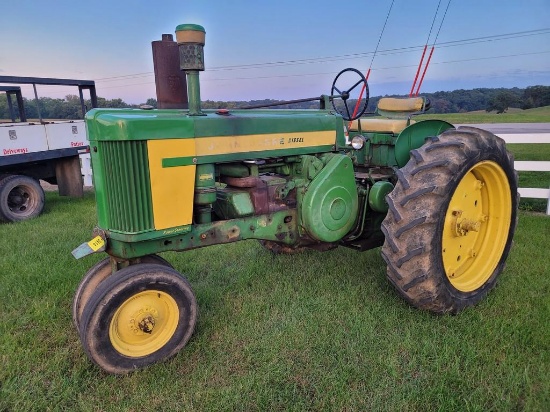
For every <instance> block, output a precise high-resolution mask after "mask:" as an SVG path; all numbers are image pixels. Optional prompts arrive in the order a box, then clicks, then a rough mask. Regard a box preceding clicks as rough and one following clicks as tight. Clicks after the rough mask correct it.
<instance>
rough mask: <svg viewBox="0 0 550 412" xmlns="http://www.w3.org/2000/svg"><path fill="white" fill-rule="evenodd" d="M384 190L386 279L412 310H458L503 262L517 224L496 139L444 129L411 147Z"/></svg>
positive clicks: (512, 185) (510, 169) (509, 171)
mask: <svg viewBox="0 0 550 412" xmlns="http://www.w3.org/2000/svg"><path fill="white" fill-rule="evenodd" d="M397 175H398V182H397V184H396V186H395V189H394V190H393V191H392V192H391V193H390V194H389V195H388V196H387V198H386V199H387V202H388V205H389V209H390V210H389V212H388V214H387V216H386V218H385V220H384V222H383V223H382V231H383V233H384V235H385V242H384V245H383V247H382V257H383V258H384V260H385V261H386V263H387V265H388V267H387V277H388V279H389V281H390V282H391V283H392V284H393V285H394V286H395V288H396V289H397V290H398V291H399V293H400V294H401V295H402V296H403V297H404V298H405V300H407V301H408V302H409V303H410V304H412V305H413V306H415V307H417V308H421V309H426V310H429V311H432V312H436V313H445V312H450V313H458V312H460V311H461V310H463V309H464V308H466V307H469V306H471V305H474V304H476V303H477V302H479V301H480V300H481V299H482V298H483V297H484V296H485V295H486V294H487V293H488V292H489V291H490V290H491V289H492V288H493V287H494V286H495V284H496V281H497V278H498V276H499V275H500V273H501V272H502V271H503V269H504V267H505V261H506V258H507V256H508V254H509V252H510V248H511V246H512V238H513V235H514V231H515V228H516V224H517V205H518V195H517V173H516V172H515V171H514V163H513V157H512V155H511V154H510V153H508V151H507V150H506V146H505V143H504V141H503V140H502V139H500V138H498V137H497V136H494V135H493V134H491V133H489V132H486V131H483V130H480V129H475V128H472V127H461V128H458V129H450V130H447V131H445V132H444V133H442V134H441V135H439V136H437V137H430V138H428V139H427V141H426V143H425V144H424V145H423V146H422V147H420V148H418V149H414V150H412V151H411V158H410V160H409V162H408V163H407V164H406V165H405V166H404V167H403V168H402V169H400V170H399V171H398V173H397Z"/></svg>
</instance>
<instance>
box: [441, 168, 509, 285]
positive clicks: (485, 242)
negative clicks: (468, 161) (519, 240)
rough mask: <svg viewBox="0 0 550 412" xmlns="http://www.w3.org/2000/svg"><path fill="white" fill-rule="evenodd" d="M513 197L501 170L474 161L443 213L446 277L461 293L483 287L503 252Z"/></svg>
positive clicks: (443, 252) (443, 246)
mask: <svg viewBox="0 0 550 412" xmlns="http://www.w3.org/2000/svg"><path fill="white" fill-rule="evenodd" d="M511 214H512V199H511V196H510V184H509V182H508V178H507V176H506V173H505V172H504V170H503V169H502V168H501V167H500V166H499V165H498V164H497V163H495V162H493V161H483V162H480V163H478V164H476V165H475V166H474V167H472V168H471V169H470V170H468V172H467V173H466V174H465V175H464V177H463V178H462V179H461V180H460V183H459V184H458V186H457V188H456V190H455V192H454V194H453V196H452V198H451V201H450V203H449V208H448V209H447V212H446V215H445V226H444V228H443V239H442V257H443V267H444V269H445V274H446V275H447V279H449V281H450V282H451V284H452V285H453V286H454V287H455V288H456V289H458V290H460V291H462V292H471V291H474V290H476V289H478V288H480V287H482V286H483V285H484V284H485V283H486V282H487V280H489V278H490V277H491V275H492V274H493V272H494V270H495V269H496V267H497V265H498V262H499V261H500V258H501V256H502V253H503V252H504V248H505V246H506V241H507V239H508V233H509V231H510V224H511Z"/></svg>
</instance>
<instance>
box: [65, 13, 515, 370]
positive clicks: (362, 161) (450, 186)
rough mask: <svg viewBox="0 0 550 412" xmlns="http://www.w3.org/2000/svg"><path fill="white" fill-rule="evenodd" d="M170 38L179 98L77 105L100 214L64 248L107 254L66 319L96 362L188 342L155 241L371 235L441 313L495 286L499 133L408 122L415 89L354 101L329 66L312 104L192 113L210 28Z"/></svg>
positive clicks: (509, 191)
mask: <svg viewBox="0 0 550 412" xmlns="http://www.w3.org/2000/svg"><path fill="white" fill-rule="evenodd" d="M176 38H177V42H178V47H179V55H180V66H181V70H184V71H185V72H186V75H187V85H188V86H187V87H188V95H189V109H188V110H173V109H167V110H141V109H132V110H130V109H128V110H127V109H94V110H92V111H90V112H89V113H88V114H87V116H86V122H87V130H88V138H89V142H90V149H91V158H92V166H93V170H94V186H95V192H96V199H97V214H98V221H99V222H98V226H97V228H96V229H95V230H94V236H95V237H94V238H93V239H92V240H91V241H90V242H87V243H84V244H82V245H81V246H80V247H78V248H77V249H75V251H73V254H74V255H75V256H76V257H82V256H85V255H87V254H89V253H92V252H103V251H104V252H106V253H107V254H108V256H107V257H106V258H105V259H104V260H102V261H100V262H99V263H98V264H96V265H95V266H94V267H92V268H91V269H90V270H89V271H88V273H86V275H85V276H84V278H83V279H82V281H81V283H80V285H79V286H78V289H77V291H76V294H75V297H74V302H73V320H74V324H75V326H76V328H77V329H78V332H79V334H80V339H81V341H82V345H83V346H84V349H85V351H86V353H87V354H88V355H89V357H90V359H91V360H92V361H93V362H95V363H96V364H98V365H99V366H100V367H102V368H103V369H105V370H106V371H108V372H111V373H126V372H129V371H132V370H134V369H136V368H140V367H144V366H146V365H149V364H151V363H153V362H157V361H159V360H162V359H165V358H167V357H170V356H172V355H174V354H175V353H177V352H178V351H179V350H180V349H181V348H182V347H183V346H185V344H186V343H187V342H188V340H189V338H190V337H191V335H192V334H193V330H194V328H195V323H196V319H197V303H196V300H195V296H194V294H193V290H192V288H191V286H190V284H189V283H188V281H187V280H186V279H185V278H184V277H183V276H182V275H181V274H180V273H178V272H177V271H176V270H175V269H174V268H173V267H172V266H171V265H170V263H168V262H167V261H166V260H164V259H163V258H161V257H159V256H158V253H161V252H165V251H174V250H175V251H184V250H190V249H195V248H201V247H205V246H209V245H216V244H221V243H230V242H237V241H240V240H245V239H257V240H259V241H260V242H261V243H262V244H263V245H264V246H265V248H266V249H268V250H270V251H271V252H275V253H294V252H297V251H301V250H304V249H316V250H319V251H324V250H328V249H332V248H335V247H338V246H346V247H349V248H353V249H357V250H358V251H363V250H367V249H372V248H376V247H379V246H382V248H381V253H382V257H383V258H384V260H385V262H386V263H387V277H388V279H389V281H390V282H391V283H392V284H393V285H394V286H395V288H396V289H397V291H398V292H399V293H400V294H401V295H402V296H403V297H404V298H405V299H406V300H407V301H408V302H409V303H410V304H411V305H413V306H415V307H417V308H421V309H426V310H429V311H432V312H436V313H445V312H450V313H457V312H459V311H461V310H462V309H464V308H466V307H468V306H471V305H473V304H475V303H476V302H478V301H479V300H480V299H482V298H483V297H484V296H485V295H486V294H487V292H488V291H489V290H491V289H492V288H493V287H494V286H495V282H496V280H497V277H498V276H499V274H500V273H501V272H502V271H503V269H504V265H505V260H506V257H507V256H508V253H509V251H510V247H511V244H512V237H513V234H514V230H515V227H516V209H517V202H518V200H517V199H518V198H517V177H516V173H515V171H514V168H513V159H512V156H511V155H510V154H509V153H508V152H507V150H506V148H505V144H504V142H503V141H502V140H501V139H500V138H498V137H496V136H494V135H493V134H491V133H489V132H486V131H483V130H479V129H476V128H471V127H459V128H455V127H453V126H452V125H451V124H449V123H447V122H443V121H436V120H427V121H415V120H414V117H415V115H416V114H420V113H423V112H424V111H425V110H426V109H427V108H428V101H427V100H426V99H424V98H422V97H417V98H410V99H394V98H383V99H380V101H379V103H378V106H377V109H376V113H371V114H368V115H365V114H364V112H365V109H366V104H365V102H363V103H362V107H361V108H360V110H353V109H354V107H352V105H351V104H350V101H351V99H350V96H351V95H352V94H353V92H354V91H356V90H358V88H363V87H364V88H365V90H366V96H367V98H368V85H367V83H366V81H365V78H364V77H363V76H362V75H361V73H360V72H358V71H357V70H355V69H346V70H344V71H342V72H341V73H340V74H338V76H337V77H336V79H335V80H334V83H333V85H332V88H331V93H330V95H326V96H321V98H320V101H321V104H320V106H321V108H320V109H319V110H269V109H259V110H245V109H241V110H202V109H201V104H200V87H199V73H200V71H201V70H204V60H203V47H204V44H205V31H204V29H203V28H202V27H201V26H198V25H192V24H184V25H180V26H178V27H177V29H176ZM349 76H355V80H351V81H349V80H347V82H349V84H347V86H349V87H344V86H343V85H342V81H343V80H342V79H344V78H347V79H349V78H350V77H349ZM364 100H366V99H364ZM266 253H267V252H266Z"/></svg>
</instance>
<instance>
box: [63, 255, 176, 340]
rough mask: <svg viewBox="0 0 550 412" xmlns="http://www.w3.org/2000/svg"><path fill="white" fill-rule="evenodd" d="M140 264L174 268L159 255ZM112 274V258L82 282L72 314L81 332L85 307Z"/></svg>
mask: <svg viewBox="0 0 550 412" xmlns="http://www.w3.org/2000/svg"><path fill="white" fill-rule="evenodd" d="M140 263H157V264H159V265H164V266H167V267H170V268H172V265H171V264H170V263H169V262H168V261H167V260H165V259H163V258H161V257H160V256H158V255H147V256H143V257H142V258H140ZM111 274H112V269H111V258H109V257H107V258H105V259H103V260H100V261H99V262H97V263H96V264H95V265H94V266H92V267H91V268H90V269H89V270H88V271H87V272H86V274H85V275H84V277H83V278H82V280H81V281H80V283H79V285H78V287H77V288H76V291H75V293H74V297H73V305H72V313H73V325H74V326H75V328H76V330H77V331H80V320H81V318H82V311H83V310H84V306H86V303H88V300H89V299H90V296H91V295H92V293H93V292H94V291H95V290H96V289H97V288H98V286H99V285H100V284H101V283H102V282H103V281H104V280H105V279H106V278H107V277H109V276H111Z"/></svg>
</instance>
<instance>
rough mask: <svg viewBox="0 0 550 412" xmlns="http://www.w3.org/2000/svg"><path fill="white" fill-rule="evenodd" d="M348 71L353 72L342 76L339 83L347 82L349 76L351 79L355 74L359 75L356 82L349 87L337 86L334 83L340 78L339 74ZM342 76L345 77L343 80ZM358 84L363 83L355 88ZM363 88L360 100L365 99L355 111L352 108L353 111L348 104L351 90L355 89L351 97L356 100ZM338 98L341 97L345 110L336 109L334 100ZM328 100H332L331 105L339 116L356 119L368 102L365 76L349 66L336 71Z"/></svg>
mask: <svg viewBox="0 0 550 412" xmlns="http://www.w3.org/2000/svg"><path fill="white" fill-rule="evenodd" d="M348 72H351V73H354V74H352V75H351V76H349V75H347V76H344V77H343V78H342V80H341V83H344V82H346V83H347V82H349V79H350V78H351V79H352V80H353V79H354V78H356V77H357V76H359V80H358V81H357V82H356V83H354V85H353V86H351V87H350V88H349V89H345V88H343V87H338V86H337V85H336V83H337V82H338V79H339V78H340V76H341V75H343V74H344V73H348ZM356 75H357V76H356ZM344 78H345V80H344ZM359 85H363V87H361V88H357V86H359ZM363 88H364V91H363V96H361V101H363V99H365V100H364V103H360V104H359V107H358V108H357V111H356V112H355V110H353V109H352V110H353V111H352V110H350V107H349V106H348V100H349V99H350V98H352V92H353V91H354V90H355V93H353V99H355V100H357V99H359V96H360V95H361V92H360V91H361V89H363ZM335 92H336V93H335ZM338 98H340V99H342V101H343V103H344V108H345V110H343V109H338V108H337V107H336V105H335V104H334V101H335V100H336V99H338ZM330 100H331V102H332V107H333V108H334V110H335V111H336V112H337V113H338V114H339V115H340V116H342V118H343V119H344V120H355V119H358V118H359V117H361V115H362V114H363V113H365V110H367V104H368V103H369V85H368V84H367V79H365V76H363V74H362V73H361V72H360V71H359V70H357V69H353V68H351V67H350V68H348V69H344V70H342V71H341V72H340V73H338V74H337V75H336V78H335V79H334V82H332V88H331V89H330ZM354 112H355V113H354Z"/></svg>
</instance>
